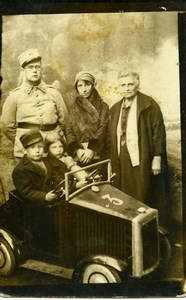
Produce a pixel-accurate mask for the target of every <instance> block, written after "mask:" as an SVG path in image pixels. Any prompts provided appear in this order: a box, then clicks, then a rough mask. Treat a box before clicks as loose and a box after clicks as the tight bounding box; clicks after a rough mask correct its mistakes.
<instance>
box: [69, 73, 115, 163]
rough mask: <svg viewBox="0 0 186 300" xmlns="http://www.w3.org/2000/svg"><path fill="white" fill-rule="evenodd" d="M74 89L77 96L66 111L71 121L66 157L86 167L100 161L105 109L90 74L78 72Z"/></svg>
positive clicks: (107, 109) (104, 132)
mask: <svg viewBox="0 0 186 300" xmlns="http://www.w3.org/2000/svg"><path fill="white" fill-rule="evenodd" d="M74 86H75V89H76V91H77V93H78V95H77V97H76V99H75V101H74V103H73V105H72V107H71V108H70V115H71V121H70V122H69V123H68V124H67V126H66V138H67V143H68V153H69V154H70V155H71V156H73V157H77V160H78V161H79V162H80V163H81V164H82V165H86V164H89V163H91V162H95V161H97V160H100V159H102V158H103V153H104V150H105V148H104V147H105V144H106V132H107V125H108V111H109V108H108V105H107V104H106V103H105V102H103V100H102V98H101V97H100V95H99V93H98V91H97V90H96V88H95V86H96V83H95V77H94V76H93V75H92V74H91V73H89V72H86V71H82V72H79V73H78V74H77V75H76V77H75V82H74Z"/></svg>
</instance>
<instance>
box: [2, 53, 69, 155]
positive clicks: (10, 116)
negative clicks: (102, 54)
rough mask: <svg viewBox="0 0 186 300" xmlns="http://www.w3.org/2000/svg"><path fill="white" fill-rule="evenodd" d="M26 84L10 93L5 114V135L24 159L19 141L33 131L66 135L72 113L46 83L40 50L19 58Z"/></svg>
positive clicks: (17, 153)
mask: <svg viewBox="0 0 186 300" xmlns="http://www.w3.org/2000/svg"><path fill="white" fill-rule="evenodd" d="M18 60H19V63H20V67H21V75H22V79H23V80H22V84H21V85H20V86H19V87H17V88H16V89H14V90H13V91H12V92H10V94H9V96H8V98H7V99H6V101H5V103H4V106H3V111H2V125H3V132H4V134H5V135H6V136H7V138H8V139H9V140H10V141H12V143H13V144H14V156H15V157H22V156H23V154H24V149H23V147H22V145H21V143H20V140H19V138H20V137H21V136H22V135H23V134H25V133H26V132H27V131H28V130H30V129H36V130H37V129H38V130H40V132H41V134H42V136H43V137H45V136H46V134H47V133H48V132H51V131H58V132H61V133H62V134H63V131H64V126H65V124H66V122H67V118H68V111H67V107H66V104H65V102H64V100H63V98H62V96H61V94H60V92H59V91H58V90H57V89H56V88H55V87H54V86H52V85H47V84H46V83H45V82H44V81H43V80H42V78H41V77H42V64H41V56H40V54H39V52H38V50H37V49H29V50H27V51H24V52H23V53H21V54H20V56H19V57H18Z"/></svg>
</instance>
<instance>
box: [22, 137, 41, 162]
mask: <svg viewBox="0 0 186 300" xmlns="http://www.w3.org/2000/svg"><path fill="white" fill-rule="evenodd" d="M25 150H26V154H27V157H28V158H29V159H31V160H34V161H37V160H40V159H41V157H42V155H43V152H44V147H43V142H42V141H40V142H37V143H35V144H33V145H30V146H29V147H28V148H26V149H25Z"/></svg>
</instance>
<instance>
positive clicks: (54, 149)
mask: <svg viewBox="0 0 186 300" xmlns="http://www.w3.org/2000/svg"><path fill="white" fill-rule="evenodd" d="M49 153H50V154H51V155H52V156H55V157H56V158H58V159H60V158H61V157H62V156H63V153H64V147H63V144H62V143H61V142H60V141H57V142H55V143H52V144H51V145H50V146H49Z"/></svg>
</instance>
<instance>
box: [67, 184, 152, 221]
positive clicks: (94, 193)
mask: <svg viewBox="0 0 186 300" xmlns="http://www.w3.org/2000/svg"><path fill="white" fill-rule="evenodd" d="M69 203H71V204H73V205H77V206H81V207H85V208H87V209H90V210H94V211H97V212H100V213H105V214H108V215H112V216H117V217H119V218H123V219H128V220H132V219H133V218H135V217H136V216H138V215H139V214H141V213H146V211H147V210H148V208H149V207H148V206H147V205H145V204H144V203H141V202H139V201H137V200H136V199H134V198H132V197H130V196H129V195H127V194H125V193H123V192H121V191H120V190H118V189H116V188H114V187H113V186H112V185H111V184H110V183H101V184H96V185H95V186H94V185H93V186H89V187H86V189H85V190H83V191H79V193H77V194H76V195H75V196H74V197H73V198H72V199H71V200H70V201H69Z"/></svg>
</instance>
